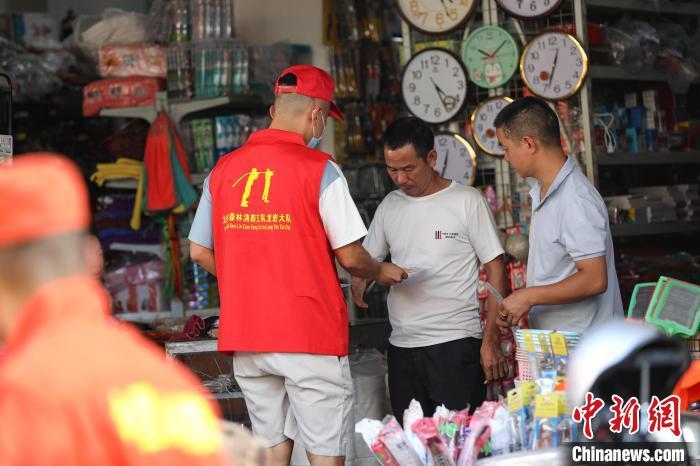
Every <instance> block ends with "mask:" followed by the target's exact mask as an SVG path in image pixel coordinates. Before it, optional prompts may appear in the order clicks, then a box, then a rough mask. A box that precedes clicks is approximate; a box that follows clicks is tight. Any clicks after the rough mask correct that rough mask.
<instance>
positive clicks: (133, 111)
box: [100, 105, 158, 123]
mask: <svg viewBox="0 0 700 466" xmlns="http://www.w3.org/2000/svg"><path fill="white" fill-rule="evenodd" d="M100 116H101V117H112V118H141V119H143V120H146V121H148V122H149V123H151V122H153V120H155V119H156V116H158V112H157V111H156V107H155V105H139V106H138V107H124V108H104V109H102V110H100Z"/></svg>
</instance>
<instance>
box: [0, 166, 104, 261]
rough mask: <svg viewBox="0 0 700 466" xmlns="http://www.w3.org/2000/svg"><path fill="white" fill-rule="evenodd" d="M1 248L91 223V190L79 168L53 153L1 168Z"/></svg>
mask: <svg viewBox="0 0 700 466" xmlns="http://www.w3.org/2000/svg"><path fill="white" fill-rule="evenodd" d="M0 218H2V228H0V248H5V247H8V246H13V245H16V244H20V243H23V242H26V241H31V240H37V239H41V238H45V237H47V236H52V235H57V234H61V233H70V232H80V231H84V230H86V229H87V228H88V226H89V224H90V206H89V203H88V191H87V186H85V181H84V180H83V175H82V174H81V173H80V170H79V169H78V167H77V165H75V163H73V162H72V161H71V160H69V159H67V158H66V157H63V156H59V155H57V154H50V153H34V154H27V155H24V156H20V157H17V158H15V160H14V162H13V165H12V166H11V167H0Z"/></svg>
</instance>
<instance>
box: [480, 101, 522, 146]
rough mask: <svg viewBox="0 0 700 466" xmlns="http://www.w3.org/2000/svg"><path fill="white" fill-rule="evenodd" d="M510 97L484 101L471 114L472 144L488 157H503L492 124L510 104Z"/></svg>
mask: <svg viewBox="0 0 700 466" xmlns="http://www.w3.org/2000/svg"><path fill="white" fill-rule="evenodd" d="M512 101H513V99H511V98H510V97H494V98H491V99H488V100H485V101H484V102H482V103H481V104H479V106H478V107H476V110H474V113H472V119H471V123H472V133H473V136H474V142H476V145H477V146H479V149H481V150H482V151H484V152H486V153H487V154H488V155H493V156H496V157H503V155H504V153H505V152H504V151H503V148H502V147H501V145H500V143H499V142H498V138H497V137H496V128H495V127H494V126H493V122H494V121H495V120H496V117H497V116H498V114H499V113H500V112H501V110H503V108H504V107H505V106H506V105H508V104H509V103H511V102H512Z"/></svg>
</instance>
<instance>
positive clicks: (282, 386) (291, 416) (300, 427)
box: [233, 352, 353, 456]
mask: <svg viewBox="0 0 700 466" xmlns="http://www.w3.org/2000/svg"><path fill="white" fill-rule="evenodd" d="M233 373H234V376H235V377H236V382H238V385H239V386H240V387H241V390H242V392H243V396H244V397H245V401H246V405H247V407H248V414H249V415H250V420H251V422H252V427H253V433H254V434H255V435H257V436H259V437H261V438H264V439H266V440H267V441H268V442H270V445H272V446H274V445H277V444H279V443H281V442H283V441H285V440H286V439H292V440H294V439H296V438H297V435H298V436H299V437H300V438H301V440H302V441H303V443H304V446H305V447H306V450H307V451H308V452H309V453H312V454H314V455H323V456H345V448H346V442H347V441H348V438H349V436H351V435H352V423H353V419H352V403H353V401H352V378H351V376H350V363H349V362H348V358H347V356H343V357H338V356H325V355H317V354H306V353H246V352H236V353H234V356H233Z"/></svg>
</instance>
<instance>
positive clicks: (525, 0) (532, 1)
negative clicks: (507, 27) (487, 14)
mask: <svg viewBox="0 0 700 466" xmlns="http://www.w3.org/2000/svg"><path fill="white" fill-rule="evenodd" d="M496 1H497V2H498V4H499V5H500V6H501V8H503V9H504V10H506V13H508V14H509V15H510V16H514V17H516V18H518V19H525V20H528V19H537V18H541V17H543V16H547V15H549V14H552V12H554V10H556V9H557V8H558V7H559V5H560V4H561V2H562V0H496Z"/></svg>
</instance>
